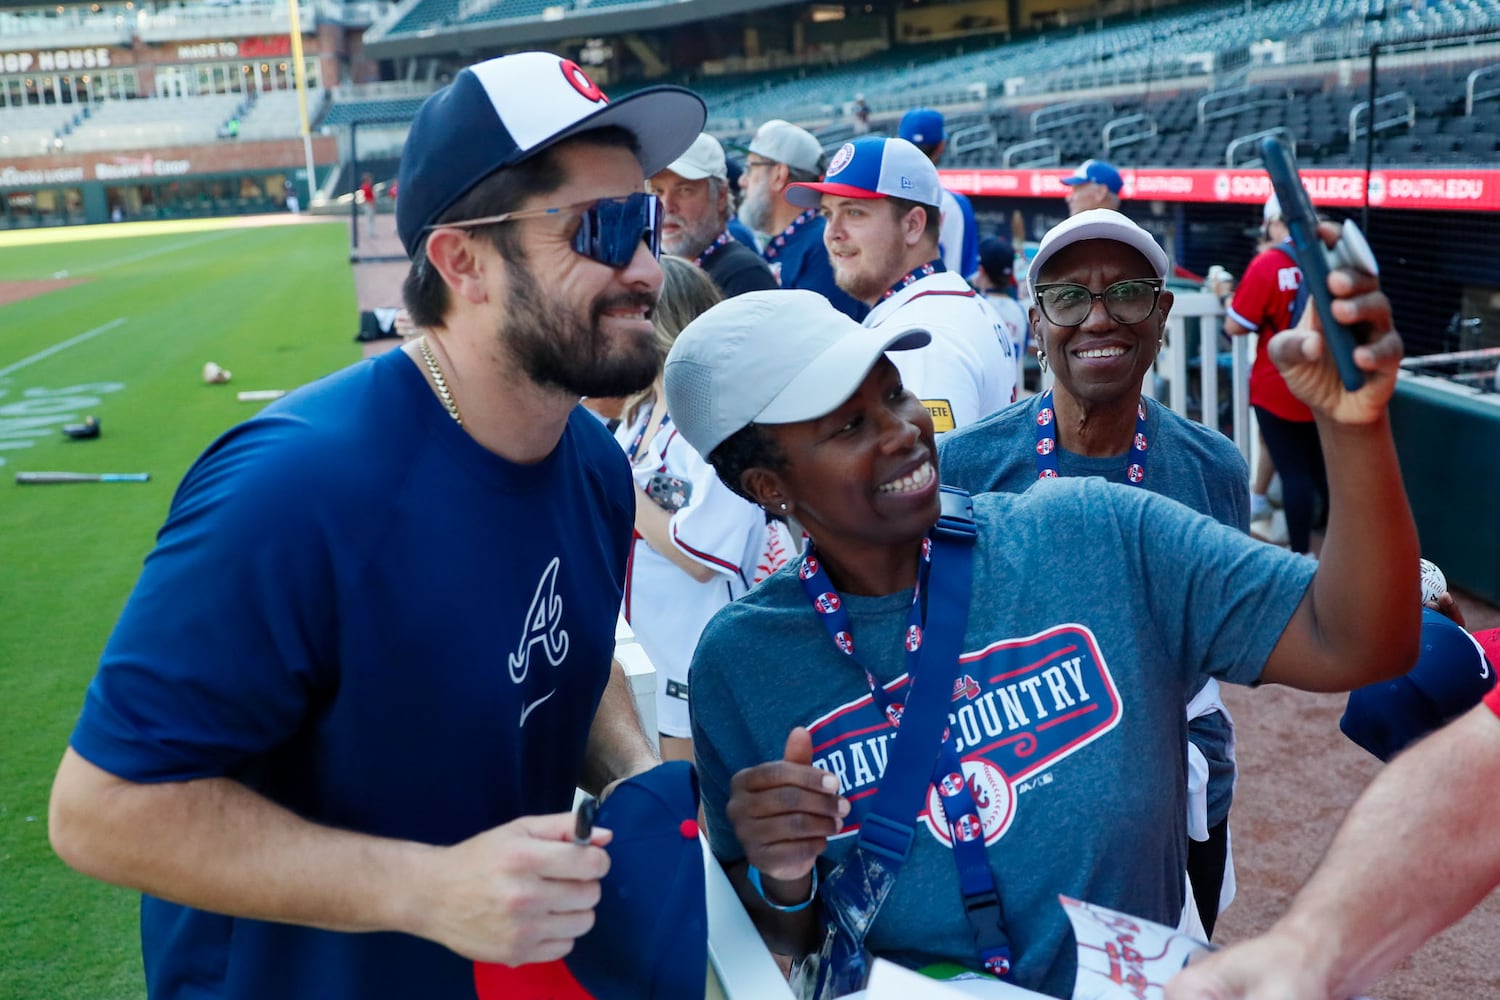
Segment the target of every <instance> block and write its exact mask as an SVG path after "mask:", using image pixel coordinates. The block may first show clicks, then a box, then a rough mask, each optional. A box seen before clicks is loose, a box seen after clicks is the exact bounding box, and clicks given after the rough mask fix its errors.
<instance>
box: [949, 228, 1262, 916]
mask: <svg viewBox="0 0 1500 1000" xmlns="http://www.w3.org/2000/svg"><path fill="white" fill-rule="evenodd" d="M1166 274H1167V255H1166V253H1165V252H1163V250H1162V248H1161V247H1160V246H1158V245H1157V243H1156V240H1155V239H1153V238H1152V236H1151V234H1150V233H1148V232H1146V231H1145V230H1144V229H1142V228H1141V227H1140V226H1138V225H1136V224H1135V223H1134V222H1132V221H1131V220H1130V219H1128V218H1126V217H1125V216H1124V215H1121V214H1120V213H1119V212H1116V211H1113V210H1112V209H1107V208H1097V209H1092V210H1090V211H1087V212H1081V213H1079V214H1078V215H1075V216H1073V217H1072V218H1070V219H1068V220H1067V221H1066V222H1063V223H1062V224H1060V225H1058V226H1056V227H1054V228H1053V229H1052V230H1051V231H1049V232H1048V233H1047V235H1046V236H1045V237H1044V238H1043V239H1042V243H1041V246H1040V247H1039V248H1038V249H1037V255H1036V258H1035V259H1034V260H1033V261H1032V264H1031V279H1032V291H1033V301H1032V306H1031V325H1032V328H1033V329H1034V330H1036V331H1037V341H1038V353H1037V357H1038V359H1039V360H1041V361H1042V362H1043V364H1045V365H1049V366H1050V367H1051V370H1052V372H1053V387H1052V389H1051V390H1049V391H1048V392H1044V393H1042V394H1041V395H1038V396H1034V397H1032V398H1031V399H1029V400H1026V401H1024V402H1021V403H1017V404H1016V405H1014V406H1011V407H1009V408H1007V409H1005V410H1002V411H1001V412H1000V413H998V414H995V415H994V416H992V417H990V418H989V419H987V420H984V421H981V422H980V423H978V424H975V425H973V426H972V427H967V428H963V429H962V430H960V431H958V432H957V433H955V434H952V435H950V436H949V437H948V438H947V439H945V440H944V442H943V445H942V449H941V452H942V460H943V463H942V464H943V481H944V482H946V483H949V484H951V485H954V486H961V487H963V488H964V489H966V490H970V491H971V492H974V493H981V492H989V491H1003V492H1010V493H1019V492H1021V491H1023V490H1025V489H1027V488H1028V487H1029V486H1031V484H1033V483H1035V482H1036V481H1037V480H1038V479H1039V478H1051V477H1053V476H1102V477H1103V478H1105V479H1108V480H1110V481H1111V482H1116V483H1127V484H1134V485H1136V486H1139V487H1143V488H1145V489H1147V490H1150V491H1151V492H1153V493H1160V494H1162V495H1163V496H1168V497H1171V498H1172V499H1173V500H1176V501H1177V502H1178V503H1181V504H1184V505H1186V506H1188V507H1191V508H1192V509H1193V510H1195V511H1197V512H1198V513H1200V514H1207V515H1208V516H1209V517H1212V518H1213V519H1214V520H1216V521H1218V522H1220V523H1221V524H1226V525H1228V526H1229V527H1231V528H1235V529H1237V530H1239V531H1243V532H1248V531H1249V530H1250V492H1249V473H1248V471H1247V469H1246V466H1245V461H1244V459H1243V458H1241V457H1240V453H1239V451H1238V450H1236V449H1235V447H1234V444H1233V443H1232V442H1231V441H1230V440H1229V439H1228V438H1227V437H1225V436H1224V435H1223V434H1220V433H1219V432H1218V431H1217V430H1214V429H1212V428H1209V427H1205V426H1203V425H1202V424H1197V423H1194V422H1192V421H1191V420H1188V419H1186V418H1184V417H1180V416H1178V415H1177V414H1175V413H1173V412H1172V411H1171V410H1170V409H1168V408H1167V407H1165V406H1163V405H1162V404H1160V403H1158V402H1157V401H1156V400H1154V399H1151V398H1149V397H1147V396H1144V395H1142V393H1141V382H1142V379H1143V378H1144V377H1145V376H1146V375H1147V374H1148V373H1149V372H1150V371H1151V366H1152V364H1153V363H1154V362H1155V361H1156V354H1157V351H1158V350H1160V348H1161V343H1162V334H1163V332H1164V331H1165V329H1166V325H1167V316H1168V314H1169V313H1170V312H1171V310H1172V293H1171V292H1169V291H1166V290H1164V289H1163V288H1162V284H1163V281H1164V279H1165V278H1166ZM1188 717H1189V719H1190V720H1191V721H1190V723H1189V726H1188V735H1189V739H1190V743H1189V751H1188V756H1189V771H1188V774H1189V782H1188V792H1189V800H1188V801H1189V811H1188V834H1189V842H1188V875H1189V877H1190V879H1191V881H1192V886H1193V895H1194V898H1195V899H1196V900H1197V903H1198V913H1199V915H1200V916H1201V918H1202V920H1203V927H1204V930H1205V932H1206V933H1209V934H1212V933H1213V928H1214V922H1215V920H1216V919H1217V917H1218V914H1219V910H1220V909H1221V905H1222V906H1227V905H1228V904H1229V902H1230V900H1232V899H1233V898H1234V874H1233V873H1234V868H1233V865H1232V863H1231V862H1230V857H1229V806H1230V801H1231V799H1232V797H1233V795H1234V780H1235V762H1234V726H1233V722H1232V721H1231V719H1230V718H1229V713H1228V711H1227V710H1226V709H1225V708H1224V706H1223V703H1222V702H1221V701H1220V700H1219V686H1218V683H1217V682H1216V681H1215V680H1213V679H1212V678H1205V679H1204V681H1203V685H1202V687H1201V688H1199V690H1197V691H1196V692H1194V693H1193V698H1192V700H1191V702H1190V703H1189V705H1188Z"/></svg>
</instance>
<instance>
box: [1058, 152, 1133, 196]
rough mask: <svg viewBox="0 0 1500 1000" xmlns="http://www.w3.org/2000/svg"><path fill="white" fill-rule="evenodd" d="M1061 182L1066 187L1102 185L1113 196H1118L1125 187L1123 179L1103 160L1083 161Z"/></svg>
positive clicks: (1112, 166) (1110, 164) (1112, 165)
mask: <svg viewBox="0 0 1500 1000" xmlns="http://www.w3.org/2000/svg"><path fill="white" fill-rule="evenodd" d="M1062 182H1063V183H1064V184H1066V185H1068V187H1073V186H1075V185H1078V184H1103V185H1104V186H1105V187H1107V188H1109V189H1110V190H1111V191H1113V192H1114V193H1115V194H1119V193H1120V189H1121V188H1123V187H1124V186H1125V178H1123V177H1121V176H1120V172H1119V171H1118V170H1116V169H1115V167H1114V164H1112V163H1106V162H1105V161H1103V160H1084V161H1083V162H1082V163H1080V164H1079V165H1078V169H1077V170H1075V171H1073V176H1071V177H1064V178H1063V180H1062Z"/></svg>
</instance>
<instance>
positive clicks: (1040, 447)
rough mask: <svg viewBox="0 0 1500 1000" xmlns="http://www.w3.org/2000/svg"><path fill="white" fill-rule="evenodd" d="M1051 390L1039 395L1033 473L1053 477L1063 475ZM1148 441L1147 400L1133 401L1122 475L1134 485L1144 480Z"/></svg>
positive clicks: (1041, 476)
mask: <svg viewBox="0 0 1500 1000" xmlns="http://www.w3.org/2000/svg"><path fill="white" fill-rule="evenodd" d="M1051 403H1052V390H1051V389H1048V390H1047V392H1046V394H1045V395H1043V396H1042V408H1041V411H1040V412H1038V413H1037V415H1036V477H1037V478H1038V479H1056V478H1057V477H1058V476H1060V475H1062V473H1061V472H1059V471H1058V470H1057V414H1056V412H1054V411H1053V409H1052V406H1051ZM1150 448H1151V442H1150V440H1148V439H1147V437H1146V401H1145V400H1144V399H1141V400H1137V401H1136V404H1135V437H1134V438H1132V439H1131V442H1130V464H1129V465H1128V466H1126V467H1125V478H1126V479H1128V480H1129V481H1130V482H1132V483H1134V484H1135V485H1137V486H1140V485H1141V484H1142V483H1144V482H1145V481H1146V452H1147V451H1148V450H1150Z"/></svg>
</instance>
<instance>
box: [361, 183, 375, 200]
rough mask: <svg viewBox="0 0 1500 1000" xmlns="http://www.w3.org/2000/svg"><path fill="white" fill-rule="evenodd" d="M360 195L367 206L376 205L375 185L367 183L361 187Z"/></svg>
mask: <svg viewBox="0 0 1500 1000" xmlns="http://www.w3.org/2000/svg"><path fill="white" fill-rule="evenodd" d="M359 193H360V195H361V196H362V197H363V198H364V201H365V204H366V205H373V204H375V185H374V184H371V183H370V182H369V181H365V182H364V183H363V184H361V185H360V186H359Z"/></svg>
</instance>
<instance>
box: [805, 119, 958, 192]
mask: <svg viewBox="0 0 1500 1000" xmlns="http://www.w3.org/2000/svg"><path fill="white" fill-rule="evenodd" d="M825 194H831V195H837V196H839V197H842V198H905V199H906V200H907V201H914V202H917V203H918V204H921V205H930V206H932V207H933V208H937V207H938V206H940V205H942V203H943V185H942V184H941V183H940V182H939V181H938V172H937V167H934V166H933V165H932V161H931V160H929V159H928V158H927V154H926V153H924V152H922V151H921V150H920V149H918V148H917V147H916V146H913V145H912V144H911V143H909V142H907V141H906V140H905V139H883V138H881V137H880V136H873V135H872V136H866V137H864V138H862V139H855V140H854V141H853V142H846V143H844V144H843V146H841V147H839V151H838V152H837V153H834V154H833V159H832V160H830V161H829V163H828V173H826V174H824V176H823V180H822V181H820V182H818V183H808V184H789V185H787V189H786V200H787V201H789V202H791V203H792V204H793V205H796V206H797V207H798V208H817V207H818V204H819V202H821V201H822V199H823V195H825Z"/></svg>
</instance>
